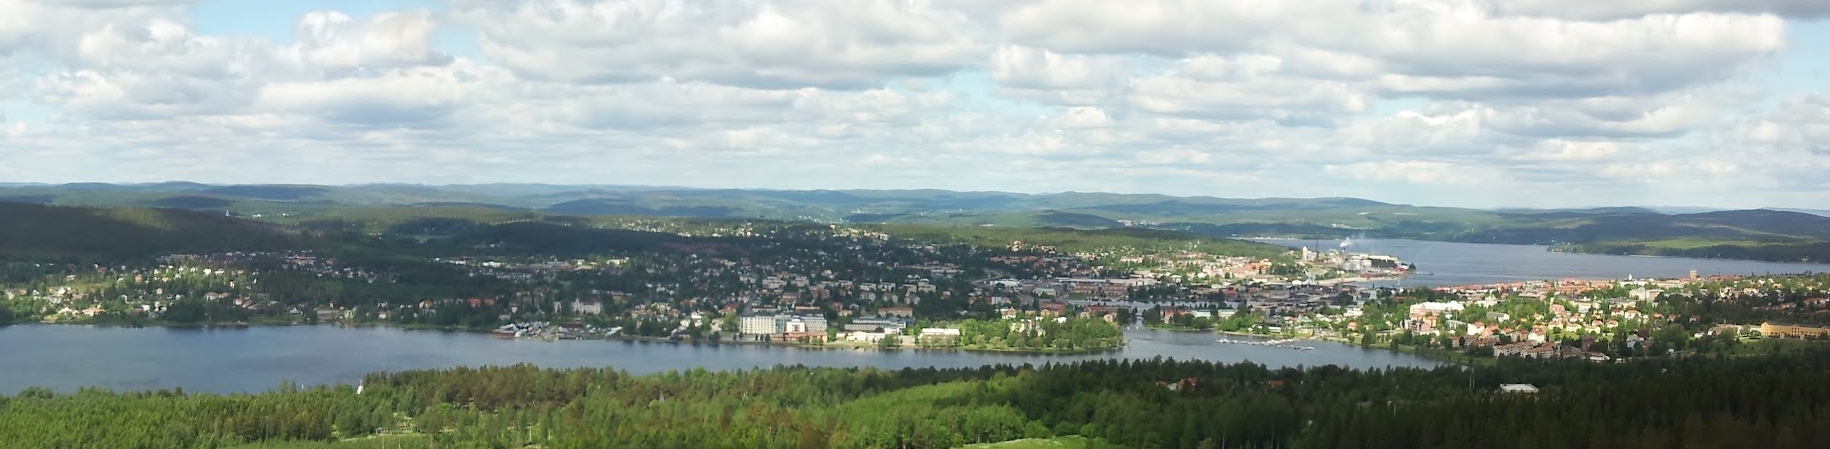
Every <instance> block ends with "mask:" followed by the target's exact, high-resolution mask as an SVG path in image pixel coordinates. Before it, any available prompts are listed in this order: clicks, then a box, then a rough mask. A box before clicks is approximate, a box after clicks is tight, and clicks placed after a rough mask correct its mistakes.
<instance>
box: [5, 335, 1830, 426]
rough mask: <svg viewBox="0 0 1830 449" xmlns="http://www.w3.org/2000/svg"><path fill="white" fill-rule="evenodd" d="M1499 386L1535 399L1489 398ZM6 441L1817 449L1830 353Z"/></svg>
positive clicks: (221, 409)
mask: <svg viewBox="0 0 1830 449" xmlns="http://www.w3.org/2000/svg"><path fill="white" fill-rule="evenodd" d="M1502 383H1529V384H1533V385H1535V386H1537V387H1538V388H1539V389H1541V392H1540V393H1537V394H1506V393H1498V392H1496V391H1495V390H1496V389H1497V387H1498V386H1499V385H1500V384H1502ZM0 435H4V436H6V437H7V438H4V439H0V448H62V447H113V448H225V447H227V448H233V447H244V446H242V445H247V444H256V446H253V447H270V448H279V447H323V448H340V447H353V448H360V447H377V446H375V443H376V442H377V441H389V442H397V443H401V444H406V443H408V442H411V443H412V444H415V445H418V446H425V447H462V448H471V447H475V448H534V447H539V448H552V449H562V448H733V449H737V448H742V449H752V448H784V449H787V448H797V449H813V448H934V449H943V448H956V447H960V446H964V445H968V444H974V443H988V442H997V441H1007V440H1016V439H1021V438H1048V437H1053V436H1060V435H1080V436H1084V437H1088V438H1091V439H1094V441H1095V442H1103V443H1101V444H1104V443H1112V444H1117V445H1121V446H1123V447H1131V448H1197V449H1201V448H1318V449H1319V448H1330V449H1333V448H1425V449H1432V448H1443V449H1448V448H1471V447H1479V448H1496V449H1513V448H1520V449H1523V448H1569V449H1591V448H1592V449H1602V448H1606V449H1614V448H1659V449H1668V448H1737V447H1767V448H1775V449H1793V448H1819V447H1826V446H1827V445H1830V352H1826V350H1825V349H1823V348H1817V349H1811V350H1805V351H1802V352H1794V353H1787V354H1775V355H1768V356H1762V357H1753V358H1734V359H1720V358H1714V359H1708V358H1696V359H1664V360H1656V361H1642V362H1634V363H1629V364H1619V365H1598V364H1592V363H1585V362H1566V363H1551V362H1532V361H1524V360H1516V359H1513V360H1507V361H1504V362H1502V363H1500V364H1498V365H1497V366H1491V367H1474V368H1466V369H1464V368H1460V367H1443V368H1437V369H1430V370H1423V369H1414V368H1394V369H1388V370H1369V371H1361V370H1349V369H1342V368H1339V367H1335V366H1323V367H1316V368H1308V369H1288V368H1286V369H1276V370H1273V369H1268V368H1265V367H1263V366H1260V365H1253V364H1235V365H1222V364H1213V363H1206V362H1187V361H1172V360H1162V359H1157V360H1130V361H1091V362H1083V363H1076V364H1069V365H1047V366H1042V367H1031V366H1027V365H1026V366H1022V367H1012V366H999V367H983V368H977V369H944V370H941V369H905V370H901V371H881V370H876V369H808V368H801V367H782V368H776V369H770V370H759V371H750V372H724V373H717V372H706V371H702V370H694V371H688V372H674V373H668V374H661V375H652V376H631V375H627V374H624V373H621V372H617V371H613V370H605V369H570V370H547V369H538V368H534V367H528V366H515V367H506V368H483V369H466V368H457V369H450V370H441V371H414V372H404V373H394V374H373V375H369V376H367V377H366V378H365V379H364V380H363V382H362V386H361V388H360V389H357V388H356V387H351V386H338V387H323V388H314V389H310V390H299V389H297V388H295V387H290V386H282V387H281V388H280V389H278V390H275V391H271V392H267V393H263V394H258V395H230V396H217V395H200V394H185V393H182V392H169V391H158V392H137V393H114V392H106V391H98V390H86V391H82V392H78V393H75V394H63V395H59V394H53V393H51V392H49V391H44V390H27V391H25V392H22V393H20V394H19V395H17V396H12V397H0ZM376 435H387V437H385V438H382V439H379V440H377V439H373V438H374V436H376ZM307 442H330V443H328V444H325V443H316V444H310V443H307ZM383 447H386V446H383Z"/></svg>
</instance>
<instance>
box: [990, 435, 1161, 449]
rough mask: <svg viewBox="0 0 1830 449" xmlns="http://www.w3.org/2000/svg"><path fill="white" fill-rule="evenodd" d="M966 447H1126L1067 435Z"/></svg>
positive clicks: (1046, 448) (1098, 448) (1051, 448)
mask: <svg viewBox="0 0 1830 449" xmlns="http://www.w3.org/2000/svg"><path fill="white" fill-rule="evenodd" d="M1088 443H1091V445H1088ZM965 448H966V449H1084V448H1095V449H1124V448H1125V447H1124V446H1119V445H1116V444H1112V443H1108V442H1106V440H1102V439H1093V440H1090V441H1089V440H1088V439H1087V438H1085V437H1080V436H1065V437H1054V438H1028V439H1022V440H1015V441H1005V442H1002V443H987V444H973V445H968V446H965Z"/></svg>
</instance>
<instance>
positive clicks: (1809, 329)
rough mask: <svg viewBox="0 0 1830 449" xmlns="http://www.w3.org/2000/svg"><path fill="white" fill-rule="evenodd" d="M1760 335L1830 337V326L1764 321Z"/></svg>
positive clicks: (1769, 336) (1773, 336)
mask: <svg viewBox="0 0 1830 449" xmlns="http://www.w3.org/2000/svg"><path fill="white" fill-rule="evenodd" d="M1760 335H1762V336H1765V337H1767V338H1775V337H1777V338H1810V337H1820V338H1830V328H1823V327H1814V326H1795V325H1789V324H1773V323H1763V324H1761V325H1760Z"/></svg>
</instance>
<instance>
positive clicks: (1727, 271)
mask: <svg viewBox="0 0 1830 449" xmlns="http://www.w3.org/2000/svg"><path fill="white" fill-rule="evenodd" d="M1254 240H1257V241H1261V242H1265V243H1273V244H1278V245H1283V246H1288V247H1292V248H1294V247H1303V246H1307V247H1310V248H1311V249H1314V248H1317V247H1318V246H1319V247H1320V248H1322V249H1334V248H1337V247H1338V246H1339V243H1341V242H1340V241H1336V240H1322V241H1319V242H1318V241H1315V240H1291V239H1254ZM1349 248H1350V250H1351V251H1353V252H1356V253H1372V254H1386V255H1392V256H1397V257H1398V258H1400V259H1404V261H1406V262H1410V263H1412V264H1416V265H1417V272H1418V273H1417V274H1415V275H1412V276H1409V277H1406V278H1404V279H1402V280H1399V281H1381V282H1374V283H1371V284H1372V285H1378V286H1391V285H1403V286H1436V285H1471V284H1495V283H1506V282H1520V281H1534V280H1556V279H1570V278H1574V279H1625V278H1627V277H1628V276H1633V277H1638V278H1664V279H1670V278H1681V277H1686V276H1689V275H1690V271H1691V270H1696V272H1697V275H1699V276H1710V275H1763V274H1793V273H1806V272H1813V273H1825V272H1830V264H1805V263H1779V262H1759V261H1750V260H1728V259H1697V258H1687V257H1649V256H1612V255H1602V254H1580V253H1562V252H1551V251H1548V250H1547V249H1548V247H1545V246H1536V245H1498V244H1486V243H1454V242H1429V241H1419V240H1372V239H1366V240H1353V242H1352V244H1351V246H1350V247H1349Z"/></svg>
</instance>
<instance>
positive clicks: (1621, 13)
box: [1484, 0, 1830, 20]
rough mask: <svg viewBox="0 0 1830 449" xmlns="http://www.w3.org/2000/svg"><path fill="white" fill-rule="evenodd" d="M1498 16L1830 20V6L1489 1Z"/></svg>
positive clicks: (1769, 0)
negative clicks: (1724, 15) (1721, 15)
mask: <svg viewBox="0 0 1830 449" xmlns="http://www.w3.org/2000/svg"><path fill="white" fill-rule="evenodd" d="M1484 3H1485V4H1486V5H1487V6H1488V7H1489V8H1492V9H1493V10H1494V11H1495V12H1497V13H1500V14H1507V15H1515V14H1516V15H1530V16H1543V17H1564V18H1575V19H1591V20H1607V19H1623V18H1632V17H1641V16H1645V15H1650V14H1671V13H1684V12H1695V11H1708V12H1733V13H1749V14H1761V13H1773V14H1779V15H1782V16H1787V17H1800V18H1812V17H1824V16H1830V3H1826V2H1822V1H1819V0H1635V1H1615V2H1597V1H1589V0H1486V1H1485V2H1484Z"/></svg>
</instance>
